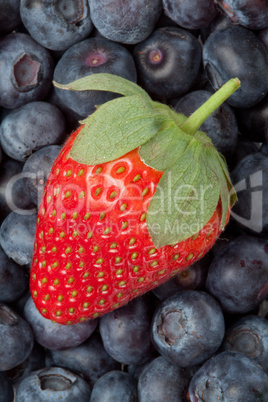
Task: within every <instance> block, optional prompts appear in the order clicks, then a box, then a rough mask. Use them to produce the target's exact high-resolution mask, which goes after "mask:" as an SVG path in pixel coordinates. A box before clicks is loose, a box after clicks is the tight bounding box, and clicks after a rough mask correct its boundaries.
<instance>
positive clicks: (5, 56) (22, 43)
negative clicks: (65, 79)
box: [0, 32, 54, 109]
mask: <svg viewBox="0 0 268 402" xmlns="http://www.w3.org/2000/svg"><path fill="white" fill-rule="evenodd" d="M0 60H1V64H0V106H3V107H6V108H7V109H15V108H17V107H20V106H22V105H24V104H26V103H28V102H31V101H35V100H42V99H44V98H45V96H46V95H47V94H48V92H49V90H50V88H51V85H52V77H53V69H54V62H53V59H52V56H51V54H50V53H49V51H48V50H47V49H45V48H44V47H43V46H41V45H39V44H38V43H37V42H36V41H35V40H34V39H33V38H32V37H31V36H30V35H28V34H24V33H16V32H15V33H10V34H9V35H6V36H4V37H3V38H2V39H1V40H0Z"/></svg>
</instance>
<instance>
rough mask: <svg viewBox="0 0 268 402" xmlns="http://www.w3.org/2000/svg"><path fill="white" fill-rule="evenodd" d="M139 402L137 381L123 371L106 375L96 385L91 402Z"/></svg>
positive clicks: (110, 372)
mask: <svg viewBox="0 0 268 402" xmlns="http://www.w3.org/2000/svg"><path fill="white" fill-rule="evenodd" d="M110 401H120V402H138V399H137V387H136V381H135V380H134V379H133V378H132V377H131V376H130V375H129V374H128V373H125V372H123V371H119V370H114V371H109V373H106V374H104V375H103V376H102V377H100V378H99V379H98V380H97V381H96V382H95V384H94V386H93V388H92V394H91V398H90V402H110Z"/></svg>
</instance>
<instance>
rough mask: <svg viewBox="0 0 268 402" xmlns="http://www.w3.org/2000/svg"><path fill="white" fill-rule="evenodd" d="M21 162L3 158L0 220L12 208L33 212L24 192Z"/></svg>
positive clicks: (0, 175)
mask: <svg viewBox="0 0 268 402" xmlns="http://www.w3.org/2000/svg"><path fill="white" fill-rule="evenodd" d="M22 169H23V163H22V162H19V161H16V160H14V159H11V158H5V159H4V160H3V161H2V163H1V169H0V221H1V222H2V221H3V220H4V219H5V218H6V217H7V215H8V214H9V213H10V212H12V211H13V210H18V209H20V210H27V211H28V213H34V212H35V210H33V209H34V208H35V205H33V203H32V202H31V200H30V198H29V195H28V194H27V193H26V192H25V190H24V186H23V180H22Z"/></svg>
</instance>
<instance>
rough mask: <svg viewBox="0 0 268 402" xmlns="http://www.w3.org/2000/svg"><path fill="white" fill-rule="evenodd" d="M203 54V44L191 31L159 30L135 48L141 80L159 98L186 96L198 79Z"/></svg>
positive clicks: (165, 28)
mask: <svg viewBox="0 0 268 402" xmlns="http://www.w3.org/2000/svg"><path fill="white" fill-rule="evenodd" d="M201 54H202V50H201V46H200V43H199V42H198V40H197V39H196V38H195V36H193V35H192V34H191V33H190V32H187V31H186V30H185V29H180V28H177V27H164V28H159V29H157V30H155V31H154V32H153V33H152V35H151V36H150V37H149V38H147V39H146V40H145V41H143V42H141V43H139V44H137V45H136V46H135V47H134V50H133V56H134V60H135V63H136V67H137V72H138V81H139V83H140V85H141V86H143V87H144V89H145V90H146V91H147V92H148V93H149V94H150V95H151V96H152V97H154V98H156V99H168V98H173V97H176V96H180V95H182V94H185V93H186V92H187V91H188V90H189V89H190V88H191V87H192V85H193V84H194V82H195V80H196V79H197V75H198V72H199V68H200V64H201Z"/></svg>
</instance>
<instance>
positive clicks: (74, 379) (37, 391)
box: [16, 367, 91, 402]
mask: <svg viewBox="0 0 268 402" xmlns="http://www.w3.org/2000/svg"><path fill="white" fill-rule="evenodd" d="M90 395H91V388H90V385H89V384H88V383H87V382H86V381H85V380H84V379H83V378H82V377H80V376H79V375H78V374H75V373H72V372H70V371H68V370H65V369H63V368H60V367H51V368H44V369H41V370H37V371H34V372H33V373H31V374H30V375H29V376H28V377H26V378H24V379H23V380H22V381H21V382H20V384H19V386H18V389H17V392H16V402H36V401H39V402H47V401H49V402H54V401H55V402H56V401H57V402H58V401H64V402H75V401H77V402H78V401H79V402H88V401H89V400H90Z"/></svg>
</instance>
